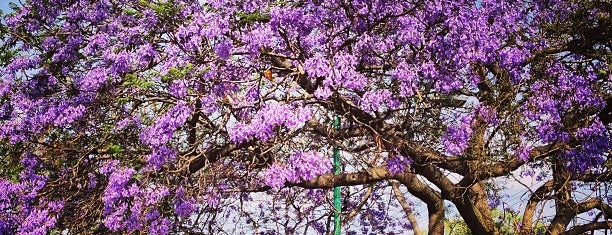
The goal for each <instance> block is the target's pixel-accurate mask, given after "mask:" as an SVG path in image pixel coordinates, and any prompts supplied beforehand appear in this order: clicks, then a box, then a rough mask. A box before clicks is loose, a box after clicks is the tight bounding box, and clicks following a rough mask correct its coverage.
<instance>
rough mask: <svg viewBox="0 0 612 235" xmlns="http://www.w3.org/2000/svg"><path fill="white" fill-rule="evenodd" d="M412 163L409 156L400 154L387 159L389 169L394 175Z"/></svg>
mask: <svg viewBox="0 0 612 235" xmlns="http://www.w3.org/2000/svg"><path fill="white" fill-rule="evenodd" d="M410 164H412V161H411V160H410V159H409V158H406V157H404V156H401V155H398V156H395V157H392V158H389V159H388V160H387V165H386V167H387V170H388V171H389V173H391V174H392V175H395V174H400V173H402V172H404V171H405V170H406V168H408V166H410Z"/></svg>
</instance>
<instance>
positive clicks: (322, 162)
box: [264, 152, 331, 189]
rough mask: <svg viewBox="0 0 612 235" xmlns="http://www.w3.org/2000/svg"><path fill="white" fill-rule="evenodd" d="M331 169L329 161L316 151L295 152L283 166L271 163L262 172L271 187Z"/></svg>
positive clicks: (306, 178)
mask: <svg viewBox="0 0 612 235" xmlns="http://www.w3.org/2000/svg"><path fill="white" fill-rule="evenodd" d="M330 171H331V162H330V160H329V159H328V158H325V157H323V156H321V154H320V153H318V152H296V153H295V154H294V155H292V156H291V157H289V163H288V164H287V165H285V166H281V165H278V164H276V163H275V164H273V165H272V166H270V168H268V170H266V172H265V173H264V182H265V184H266V185H268V186H270V187H272V188H276V189H279V188H282V187H283V186H284V185H285V183H286V182H292V183H297V182H299V181H301V180H311V179H313V178H315V177H317V176H319V175H322V174H325V173H329V172H330Z"/></svg>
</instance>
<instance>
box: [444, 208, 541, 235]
mask: <svg viewBox="0 0 612 235" xmlns="http://www.w3.org/2000/svg"><path fill="white" fill-rule="evenodd" d="M492 214H493V221H495V227H496V228H497V230H498V232H499V234H503V235H513V234H517V232H518V231H517V228H518V226H519V225H520V224H521V221H522V220H523V216H521V215H519V214H518V213H516V212H514V211H511V210H499V209H497V208H496V209H493V210H492ZM545 231H546V226H545V224H544V223H543V222H542V221H538V222H536V224H535V226H534V232H536V233H538V232H542V233H544V232H545ZM444 233H445V234H448V235H471V234H472V232H471V231H470V229H469V228H468V226H467V224H466V223H465V221H464V220H463V219H462V218H461V217H459V216H454V217H451V218H449V219H446V223H445V228H444Z"/></svg>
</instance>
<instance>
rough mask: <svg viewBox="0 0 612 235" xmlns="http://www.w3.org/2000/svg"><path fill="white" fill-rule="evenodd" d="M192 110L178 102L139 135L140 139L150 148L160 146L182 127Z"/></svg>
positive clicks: (183, 103)
mask: <svg viewBox="0 0 612 235" xmlns="http://www.w3.org/2000/svg"><path fill="white" fill-rule="evenodd" d="M191 112H192V110H191V107H189V106H188V105H187V104H186V103H185V102H179V103H178V104H176V105H175V106H174V107H172V108H171V109H170V110H168V111H167V112H166V113H165V114H164V115H163V116H161V117H159V118H157V119H156V120H155V123H154V124H153V125H152V126H150V127H149V128H146V129H145V130H143V132H141V133H140V139H141V140H142V141H143V142H144V143H147V144H149V145H150V146H152V147H157V146H161V145H163V144H165V143H167V142H168V141H170V139H171V138H172V135H173V133H174V131H176V129H177V128H178V127H179V126H181V125H183V123H185V121H187V118H188V117H189V115H190V114H191Z"/></svg>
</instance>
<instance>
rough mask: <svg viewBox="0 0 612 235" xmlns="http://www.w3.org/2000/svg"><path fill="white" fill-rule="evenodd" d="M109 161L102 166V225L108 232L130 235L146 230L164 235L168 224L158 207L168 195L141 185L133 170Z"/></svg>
mask: <svg viewBox="0 0 612 235" xmlns="http://www.w3.org/2000/svg"><path fill="white" fill-rule="evenodd" d="M115 164H116V163H113V162H110V163H109V164H107V166H105V169H106V170H105V171H104V172H101V173H106V174H109V175H108V185H107V186H106V189H105V190H104V194H103V196H102V202H103V203H104V210H103V215H104V216H105V217H104V226H105V227H106V228H108V229H110V230H112V231H116V232H119V231H125V232H134V231H141V230H143V229H145V228H147V231H148V232H149V233H152V234H167V233H168V232H169V227H170V221H169V220H168V219H167V218H165V217H164V216H162V214H161V212H160V210H159V209H158V206H159V205H160V203H162V202H163V200H164V199H165V198H166V197H167V196H169V194H170V191H169V189H168V188H167V187H166V186H163V185H151V184H148V185H146V186H141V185H140V183H139V181H138V180H137V179H136V178H137V177H136V174H137V172H136V170H134V169H133V168H121V167H118V166H117V165H115Z"/></svg>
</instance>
